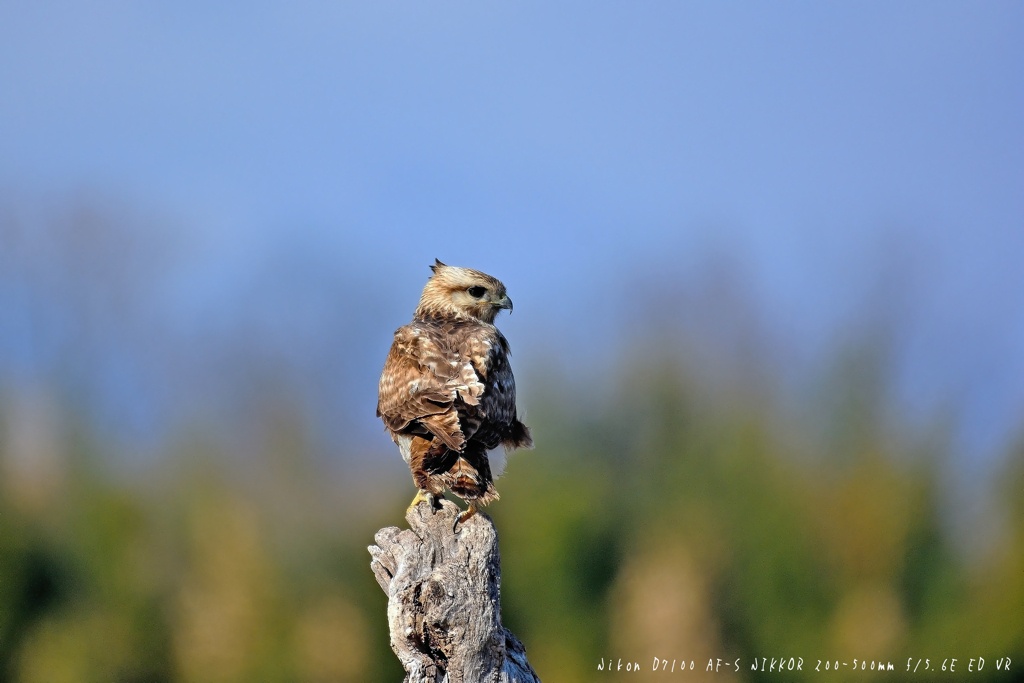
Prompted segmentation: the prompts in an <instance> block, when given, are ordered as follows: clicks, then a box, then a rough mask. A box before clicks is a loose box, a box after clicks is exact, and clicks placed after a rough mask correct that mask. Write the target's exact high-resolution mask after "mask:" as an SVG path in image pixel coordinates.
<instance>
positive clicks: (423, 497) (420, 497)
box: [405, 489, 434, 514]
mask: <svg viewBox="0 0 1024 683" xmlns="http://www.w3.org/2000/svg"><path fill="white" fill-rule="evenodd" d="M423 501H427V502H428V503H430V507H431V508H433V507H434V496H433V495H432V494H431V493H430V492H429V491H424V490H423V489H419V490H418V491H416V497H415V498H413V499H412V502H411V503H409V509H408V510H406V511H405V514H409V513H410V512H412V511H413V508H415V507H416V506H417V505H419V504H420V503H421V502H423Z"/></svg>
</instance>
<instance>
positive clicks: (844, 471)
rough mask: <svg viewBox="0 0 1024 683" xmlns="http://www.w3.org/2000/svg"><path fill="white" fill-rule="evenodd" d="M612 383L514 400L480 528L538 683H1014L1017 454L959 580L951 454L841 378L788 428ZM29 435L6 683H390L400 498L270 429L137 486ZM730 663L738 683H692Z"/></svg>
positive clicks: (1020, 588) (732, 396) (74, 443)
mask: <svg viewBox="0 0 1024 683" xmlns="http://www.w3.org/2000/svg"><path fill="white" fill-rule="evenodd" d="M844 373H845V374H844ZM547 376H549V377H550V375H547ZM624 376H625V377H628V379H623V380H621V381H619V382H618V383H617V384H616V385H615V386H609V387H602V391H579V390H578V387H576V389H577V390H573V389H570V388H566V387H570V386H572V385H571V383H568V382H566V383H563V382H559V381H550V382H549V383H548V384H545V385H543V386H542V385H541V384H540V380H539V379H538V378H537V377H531V379H530V382H531V383H532V386H533V387H534V393H533V397H532V401H531V403H530V405H531V411H530V415H529V416H528V421H529V422H530V423H531V425H532V426H533V429H534V435H535V438H536V441H537V443H538V447H537V449H536V450H534V451H531V452H526V453H517V454H515V455H513V456H511V462H510V463H509V467H508V472H507V474H506V475H505V476H503V477H502V479H501V480H500V481H499V490H500V492H501V495H502V499H501V500H500V502H498V503H496V504H495V505H493V506H492V507H491V508H490V509H489V511H488V512H489V513H491V514H492V516H493V517H494V519H495V522H496V523H497V526H498V530H499V534H500V538H501V553H502V560H503V562H502V572H503V591H502V592H503V596H502V599H503V614H504V619H505V622H506V623H507V625H509V627H510V628H511V629H512V630H513V631H514V632H515V633H516V634H517V635H518V636H519V637H520V639H521V640H523V642H524V643H525V645H526V647H527V650H528V654H529V657H530V661H531V663H532V664H533V665H534V667H535V668H536V669H537V671H538V672H539V673H540V675H541V677H542V678H543V679H544V680H548V681H558V682H560V683H563V682H564V683H572V682H574V681H590V680H598V679H600V678H601V677H604V676H607V677H613V678H616V679H620V678H622V676H623V674H624V673H625V671H623V672H621V673H611V674H610V673H609V672H607V671H598V669H597V667H598V664H599V663H600V662H601V661H602V660H603V661H605V662H607V661H608V660H609V659H613V660H618V659H620V658H621V659H622V661H623V662H626V661H628V662H639V663H640V665H641V670H642V672H644V673H642V674H640V675H639V676H638V675H637V674H631V677H632V678H638V677H640V678H648V677H651V678H653V677H657V676H660V675H663V674H660V673H659V674H653V673H650V671H651V667H652V661H653V659H654V658H655V657H659V658H663V659H665V660H668V661H670V662H671V661H672V660H685V661H687V662H689V661H694V662H695V665H696V666H695V668H694V670H693V671H692V672H687V677H688V678H689V679H693V680H696V679H706V678H713V677H718V678H732V679H740V678H742V679H748V680H761V679H773V680H774V679H777V678H778V674H777V673H771V674H770V673H768V672H765V673H761V672H757V673H755V672H752V671H750V670H749V667H750V663H751V662H752V661H753V660H754V658H758V659H759V658H761V657H765V658H768V660H771V659H772V658H773V657H776V658H777V657H786V658H788V657H803V659H804V665H803V671H802V672H796V671H792V672H787V674H786V678H787V679H788V680H826V679H827V680H864V679H868V678H872V677H877V676H878V674H872V673H871V671H870V670H868V671H865V672H857V673H856V674H852V673H851V672H849V671H845V672H842V671H841V672H840V674H839V675H838V676H836V675H835V674H834V673H833V674H832V675H830V676H827V677H825V676H824V674H822V673H816V672H815V671H814V668H815V666H816V665H817V660H819V659H820V660H823V661H825V660H831V661H835V660H839V661H851V660H852V658H854V657H856V658H858V659H860V660H863V659H866V660H868V661H875V660H881V661H887V662H888V661H891V662H893V663H894V665H895V667H896V671H897V672H903V671H905V667H906V662H907V659H908V657H913V658H915V661H916V658H918V657H921V658H929V659H930V660H931V663H932V666H933V667H938V666H941V661H942V660H943V659H944V658H952V657H957V658H958V660H959V664H958V666H959V667H960V669H958V670H963V669H966V667H967V665H968V660H969V659H970V658H975V657H984V658H985V660H986V666H985V669H984V670H983V671H982V672H981V673H978V674H972V675H971V677H972V679H973V680H979V681H981V680H995V679H998V678H999V677H1000V676H1001V675H1002V676H1003V679H1007V677H1006V676H1005V674H1002V673H1001V672H999V671H997V670H996V665H995V664H996V660H998V659H999V658H1000V657H1006V656H1008V657H1011V658H1012V660H1013V662H1014V665H1013V666H1014V671H1013V672H1012V673H1014V675H1016V676H1018V678H1019V676H1020V674H1019V673H1016V672H1019V671H1021V666H1022V665H1024V450H1022V449H1020V448H1018V449H1017V450H1015V451H1014V452H1012V453H1009V454H1008V455H1007V457H1006V459H1005V462H1006V470H1005V475H1004V476H1003V477H1002V478H1001V482H1002V488H1001V489H1000V490H999V491H997V492H995V495H998V496H999V505H998V506H997V508H998V510H999V512H1000V514H1001V515H1002V517H1001V518H1000V519H999V523H1000V524H1001V526H1000V528H999V530H998V532H996V533H995V534H994V538H996V539H997V540H996V541H995V542H994V543H992V544H990V546H991V547H990V550H989V551H988V554H987V555H986V556H985V557H980V558H979V557H975V558H966V557H964V556H963V553H962V552H960V551H958V550H957V548H956V546H955V545H954V544H953V543H952V542H951V540H950V537H949V534H948V533H947V531H946V528H947V526H948V525H947V524H945V523H944V522H943V519H944V515H945V514H946V512H945V511H944V510H943V509H942V506H941V500H942V499H943V497H942V496H940V490H939V482H940V479H941V476H942V473H943V469H942V462H943V457H942V447H941V445H938V446H937V445H936V443H939V444H941V439H937V438H932V437H931V435H925V436H924V437H922V438H916V439H912V438H910V437H908V436H907V435H906V434H905V433H901V430H900V429H899V428H898V425H897V426H896V427H894V426H893V425H892V424H890V423H885V422H884V419H886V418H885V415H884V414H885V411H884V409H882V408H880V407H879V406H880V403H881V399H880V396H879V391H878V388H877V386H875V387H874V388H872V387H873V385H872V383H871V382H867V383H866V384H865V382H863V381H861V380H862V379H863V374H860V371H859V370H857V368H856V366H855V365H854V366H853V369H847V370H845V371H842V372H839V373H838V374H837V376H836V377H835V378H833V380H831V381H830V382H829V383H827V386H826V387H825V389H824V390H823V395H822V398H821V400H820V401H817V402H816V403H817V405H819V406H820V408H821V411H820V413H817V414H815V415H813V416H811V418H809V419H807V420H805V421H801V420H796V419H792V418H785V417H783V416H780V415H779V414H778V412H777V410H776V404H777V403H778V402H779V401H778V400H777V399H778V397H776V396H773V395H772V394H771V392H767V393H766V392H764V391H763V390H759V391H748V392H738V393H737V392H732V393H730V392H728V391H719V390H717V389H716V388H715V387H709V386H707V385H706V384H703V383H701V382H697V381H695V380H693V379H692V378H690V377H689V376H688V375H687V374H686V373H685V372H684V370H683V369H682V368H681V367H680V366H679V365H678V364H676V363H669V362H666V363H660V364H659V363H653V362H652V363H649V364H647V365H640V366H637V367H634V368H631V369H630V372H629V373H628V374H625V375H624ZM580 396H587V397H588V398H586V399H584V400H583V401H582V402H581V400H580ZM15 400H16V397H15ZM888 419H890V420H891V416H889V418H888ZM41 423H42V424H49V425H50V427H49V428H48V429H49V432H46V430H44V433H43V434H42V436H40V435H39V434H36V437H34V440H33V438H26V437H25V436H24V435H23V434H21V433H20V431H19V430H22V431H23V430H24V429H25V425H23V424H19V422H18V421H17V420H12V419H7V420H6V421H5V425H6V426H5V433H4V435H3V436H4V438H3V441H2V443H3V444H4V446H3V450H2V451H0V465H2V470H0V472H2V479H0V681H2V682H3V683H6V682H14V681H19V682H24V683H37V682H38V683H63V682H71V681H140V682H141V681H147V682H150V683H152V682H156V681H190V682H193V681H194V682H196V683H200V682H211V683H213V682H223V683H228V682H231V681H253V680H258V681H311V682H312V681H398V680H400V679H401V676H402V672H401V669H400V667H399V666H398V663H397V661H396V660H395V658H394V656H393V655H392V654H391V652H390V650H389V647H388V643H387V630H386V626H385V609H386V603H385V599H384V596H383V594H382V592H381V591H380V589H379V587H378V586H377V585H376V583H375V582H374V580H373V578H372V576H371V574H370V571H369V568H368V563H369V555H368V554H367V552H366V546H367V545H368V544H370V543H372V536H373V533H374V532H375V531H376V530H377V529H378V528H380V527H381V526H386V525H390V524H402V523H403V522H402V520H401V513H402V511H404V509H405V506H406V504H407V503H408V500H407V498H411V496H412V493H413V489H412V486H411V483H410V482H409V481H408V480H407V478H404V477H403V479H402V480H401V481H397V480H396V478H395V477H394V476H392V475H393V474H394V472H395V470H394V469H391V470H389V472H391V473H392V475H385V474H382V473H380V472H377V471H375V470H373V469H367V468H365V467H360V468H355V469H352V468H344V469H343V471H342V472H341V473H340V474H338V473H329V472H326V471H325V468H324V467H322V466H320V465H318V464H317V463H316V462H315V460H314V458H313V457H312V456H311V455H310V453H309V451H310V448H309V446H308V444H307V443H306V442H305V441H304V438H303V430H302V428H301V426H300V425H301V421H299V420H289V419H287V417H284V418H281V419H275V420H268V421H267V424H268V427H267V433H266V434H263V435H262V436H261V437H260V438H259V439H257V440H256V442H257V443H258V444H260V445H259V446H258V447H256V448H255V451H256V452H254V453H251V454H247V457H246V458H245V460H244V462H239V461H238V459H237V458H233V457H231V456H228V455H226V454H225V452H226V449H223V448H220V447H219V446H218V445H217V442H216V441H215V439H212V438H211V439H206V440H204V439H202V438H194V439H192V440H184V441H182V442H179V443H176V444H170V445H168V446H167V451H168V453H167V457H164V458H162V459H161V460H160V464H159V465H158V466H156V467H154V468H153V469H151V470H148V471H146V472H135V473H133V474H130V475H124V474H118V473H117V472H116V470H115V469H114V468H113V467H112V466H111V460H110V459H109V458H105V457H104V455H103V454H104V452H105V451H104V444H102V443H100V442H98V441H97V440H96V439H95V437H91V436H89V435H88V434H87V433H85V434H83V432H84V431H85V430H81V429H77V430H76V429H72V428H67V427H65V426H64V425H65V424H73V423H74V421H73V420H64V419H60V418H59V417H58V418H57V419H50V420H49V421H47V420H43V421H42V422H41ZM37 432H38V430H37ZM388 457H393V458H395V459H397V458H398V455H397V453H394V454H389V455H388ZM736 658H740V659H741V670H740V671H739V673H738V674H735V673H732V674H725V673H719V674H717V675H715V676H712V675H711V674H706V673H705V668H706V666H707V662H708V660H709V659H722V660H723V661H729V662H732V661H734V660H735V659H736ZM887 675H888V676H889V677H891V676H892V674H887ZM897 675H900V676H903V674H897ZM844 677H845V678H844ZM918 677H919V678H920V679H921V680H930V679H935V678H939V677H940V676H939V675H938V674H937V673H936V672H932V674H923V673H922V674H920V675H919V676H918ZM1007 680H1008V679H1007Z"/></svg>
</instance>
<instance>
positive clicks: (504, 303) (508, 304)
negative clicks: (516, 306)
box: [495, 295, 512, 315]
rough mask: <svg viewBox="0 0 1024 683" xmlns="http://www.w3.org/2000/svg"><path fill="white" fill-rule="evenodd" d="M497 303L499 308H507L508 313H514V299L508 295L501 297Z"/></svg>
mask: <svg viewBox="0 0 1024 683" xmlns="http://www.w3.org/2000/svg"><path fill="white" fill-rule="evenodd" d="M495 305H497V306H498V307H499V308H507V309H508V314H509V315H512V299H509V298H508V296H507V295H506V296H503V297H501V301H498V302H496V304H495Z"/></svg>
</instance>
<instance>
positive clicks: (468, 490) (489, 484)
mask: <svg viewBox="0 0 1024 683" xmlns="http://www.w3.org/2000/svg"><path fill="white" fill-rule="evenodd" d="M431 269H432V270H433V271H434V274H433V275H432V276H431V277H430V279H429V280H427V285H426V287H424V288H423V294H422V296H421V297H420V302H419V305H418V306H417V307H416V312H415V313H414V315H413V320H412V322H411V323H410V324H408V325H406V326H404V327H400V328H399V329H398V330H397V331H396V332H395V341H394V343H393V344H392V345H391V351H390V352H389V353H388V357H387V360H386V361H385V363H384V371H383V372H382V373H381V377H380V393H379V396H378V401H377V416H378V417H380V418H381V419H382V420H384V425H385V427H386V428H387V431H388V433H389V434H390V435H391V438H392V439H393V440H394V441H395V443H396V444H398V447H399V450H400V451H401V453H402V457H403V458H404V459H405V461H406V463H408V464H409V467H410V469H411V470H412V476H413V481H414V482H415V483H416V487H417V488H418V489H419V490H420V492H421V493H420V494H418V495H417V497H416V499H414V500H413V504H414V505H415V504H416V503H417V502H418V501H419V500H421V498H422V495H423V494H430V495H434V496H437V495H441V494H442V493H443V492H444V489H445V488H448V489H450V490H451V491H452V493H454V494H456V495H458V496H459V497H460V498H462V499H464V500H465V501H467V502H468V503H469V510H468V512H467V513H466V514H465V516H464V517H463V519H464V518H465V517H468V516H469V515H471V514H473V513H474V512H475V511H476V510H477V508H478V507H479V506H481V505H486V504H488V503H490V502H491V501H493V500H496V499H497V498H498V492H497V491H496V490H495V488H494V481H493V477H492V476H491V469H490V466H489V464H488V461H487V451H488V450H490V449H492V448H497V447H498V446H499V445H502V446H504V447H505V449H506V450H512V449H515V448H531V447H532V446H533V441H532V439H531V438H530V430H529V429H527V427H526V425H524V424H523V423H522V422H520V421H519V418H518V416H517V415H516V384H515V379H514V378H513V376H512V368H511V366H510V365H509V361H508V357H509V347H508V341H506V339H505V337H504V336H503V335H502V334H501V332H499V331H498V328H496V327H495V326H494V325H493V324H492V323H493V322H494V318H495V316H497V314H498V312H499V311H500V310H501V309H503V308H507V309H509V310H510V311H511V310H512V301H511V299H509V298H508V296H507V295H506V293H505V285H503V284H502V283H501V282H500V281H498V280H497V279H495V278H493V277H491V276H490V275H486V274H485V273H481V272H480V271H477V270H471V269H469V268H455V267H453V266H446V265H445V264H443V263H441V262H440V261H437V262H436V264H435V265H433V266H431Z"/></svg>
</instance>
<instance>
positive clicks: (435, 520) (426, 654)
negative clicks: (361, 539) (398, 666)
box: [369, 500, 540, 683]
mask: <svg viewBox="0 0 1024 683" xmlns="http://www.w3.org/2000/svg"><path fill="white" fill-rule="evenodd" d="M458 514H459V508H458V506H456V505H455V504H454V503H452V502H451V501H447V500H442V501H441V507H440V509H433V510H432V509H431V507H430V504H429V503H427V502H421V503H420V504H419V505H417V506H416V507H415V508H414V509H413V510H412V511H410V512H409V514H408V515H406V520H408V522H409V526H410V527H411V528H410V529H405V530H400V529H398V527H393V526H391V527H385V528H384V529H381V530H380V531H378V532H377V534H376V535H375V536H374V540H375V541H376V542H377V545H375V546H370V547H369V551H370V555H371V556H372V557H373V560H372V561H371V562H370V568H371V569H372V570H373V573H374V575H375V576H376V577H377V583H379V584H380V587H381V588H383V589H384V592H385V593H386V594H387V596H388V625H389V627H390V630H391V649H392V650H394V651H395V654H396V655H398V659H399V660H400V661H401V662H402V666H403V667H405V671H406V677H405V683H478V682H484V681H486V682H487V683H540V678H539V677H538V676H537V674H536V672H535V671H534V670H533V667H531V666H530V663H529V662H528V661H526V649H525V648H524V647H523V644H522V643H520V642H519V640H518V639H517V638H516V637H515V636H514V635H512V632H511V631H509V630H508V629H506V628H505V627H503V626H502V625H501V558H500V557H499V555H498V533H497V531H496V530H495V528H494V522H492V521H491V518H490V517H488V516H487V515H485V514H483V513H478V514H476V515H474V516H473V517H471V518H469V519H468V520H466V522H465V523H464V524H460V525H459V527H458V531H457V532H456V531H455V530H454V525H455V518H456V517H457V516H458Z"/></svg>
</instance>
